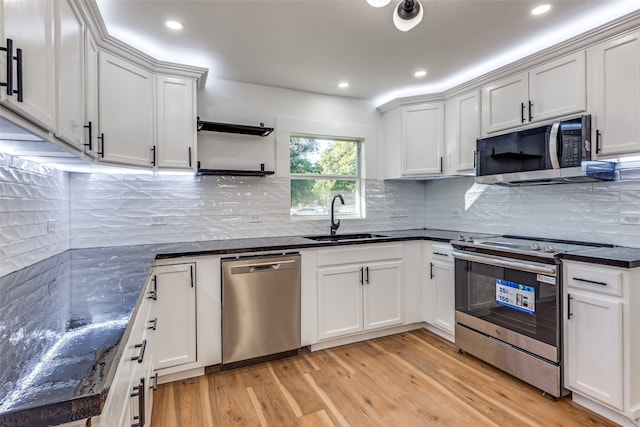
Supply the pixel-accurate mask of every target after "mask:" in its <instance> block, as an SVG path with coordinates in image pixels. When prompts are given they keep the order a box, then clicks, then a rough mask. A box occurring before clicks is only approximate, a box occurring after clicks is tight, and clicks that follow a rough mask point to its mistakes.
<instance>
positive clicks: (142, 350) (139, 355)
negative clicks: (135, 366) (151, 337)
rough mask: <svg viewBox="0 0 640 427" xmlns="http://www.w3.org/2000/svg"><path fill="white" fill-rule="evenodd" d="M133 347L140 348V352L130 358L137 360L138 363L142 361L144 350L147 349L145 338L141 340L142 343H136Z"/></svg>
mask: <svg viewBox="0 0 640 427" xmlns="http://www.w3.org/2000/svg"><path fill="white" fill-rule="evenodd" d="M134 348H139V349H140V354H138V355H137V356H135V357H132V358H131V361H134V360H137V361H138V363H142V361H143V360H144V351H145V350H146V349H147V340H142V344H136V345H135V346H134Z"/></svg>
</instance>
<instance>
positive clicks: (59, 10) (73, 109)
mask: <svg viewBox="0 0 640 427" xmlns="http://www.w3.org/2000/svg"><path fill="white" fill-rule="evenodd" d="M55 36H56V38H55V40H56V43H55V46H56V50H55V53H56V75H57V76H58V78H57V79H56V100H57V113H58V114H57V119H58V122H57V126H56V132H55V134H56V136H57V137H59V138H60V139H62V140H64V141H65V142H67V143H69V144H71V145H72V146H74V147H75V148H77V149H79V150H84V144H85V141H88V132H87V130H86V128H85V127H84V125H85V121H84V99H85V96H84V25H83V23H82V21H81V20H80V17H79V16H78V14H77V13H76V11H75V10H74V9H73V8H72V7H71V5H70V4H69V3H68V2H67V1H66V0H64V1H57V2H55Z"/></svg>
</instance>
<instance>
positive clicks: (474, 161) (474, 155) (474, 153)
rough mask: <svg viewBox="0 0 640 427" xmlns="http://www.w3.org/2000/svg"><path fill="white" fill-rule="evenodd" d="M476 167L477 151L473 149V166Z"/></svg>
mask: <svg viewBox="0 0 640 427" xmlns="http://www.w3.org/2000/svg"><path fill="white" fill-rule="evenodd" d="M477 167H478V152H477V151H475V150H474V151H473V168H474V169H475V168H477Z"/></svg>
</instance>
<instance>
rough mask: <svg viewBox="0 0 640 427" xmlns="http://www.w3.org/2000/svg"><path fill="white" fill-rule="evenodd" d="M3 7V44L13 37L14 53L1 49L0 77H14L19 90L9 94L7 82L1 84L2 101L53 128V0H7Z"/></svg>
mask: <svg viewBox="0 0 640 427" xmlns="http://www.w3.org/2000/svg"><path fill="white" fill-rule="evenodd" d="M1 7H2V13H1V14H0V44H2V47H4V48H6V47H7V45H6V44H7V39H10V40H11V41H12V43H13V48H12V54H9V53H7V52H0V81H1V82H3V83H6V82H7V80H11V82H12V84H13V88H12V89H13V91H14V92H16V93H12V94H8V93H7V92H8V90H7V89H8V88H7V87H6V86H5V87H0V103H2V104H3V105H5V106H7V107H8V108H10V109H12V110H13V111H15V112H17V113H18V114H20V115H22V116H24V117H25V118H27V119H29V120H30V121H32V122H33V123H35V124H37V125H39V126H40V127H42V128H44V129H46V130H48V131H53V130H54V128H55V125H56V122H55V107H56V106H55V94H54V92H55V90H54V88H55V68H54V31H53V22H54V20H53V2H51V1H43V0H20V1H11V0H4V1H2V3H1ZM3 30H4V31H3ZM15 58H18V59H15ZM7 60H10V61H11V64H12V73H11V74H12V75H11V76H7ZM19 68H21V69H22V78H21V79H19V78H18V77H19V76H18V69H19ZM17 92H20V93H17ZM21 99H22V100H21Z"/></svg>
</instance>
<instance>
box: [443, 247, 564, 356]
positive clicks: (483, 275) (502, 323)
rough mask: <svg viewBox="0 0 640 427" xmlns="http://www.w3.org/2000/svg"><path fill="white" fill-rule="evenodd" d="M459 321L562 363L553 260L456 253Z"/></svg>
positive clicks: (557, 290) (477, 330) (556, 276)
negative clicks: (545, 262)
mask: <svg viewBox="0 0 640 427" xmlns="http://www.w3.org/2000/svg"><path fill="white" fill-rule="evenodd" d="M454 257H455V306H456V322H457V323H458V324H460V325H462V326H465V327H467V328H469V329H472V330H475V331H476V332H479V333H482V334H485V335H489V336H491V337H493V338H496V339H498V340H501V341H504V342H506V343H509V344H511V345H513V346H515V347H518V348H520V349H523V350H525V351H527V352H529V353H533V354H535V355H537V356H539V357H543V358H545V359H547V360H549V361H552V362H554V363H559V360H560V358H559V356H560V354H559V344H560V332H559V319H560V301H559V296H560V292H559V286H558V283H559V275H558V267H557V266H556V265H555V264H544V263H537V262H531V261H520V260H517V259H512V258H504V257H499V256H494V255H485V254H477V253H466V252H461V251H455V252H454Z"/></svg>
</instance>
